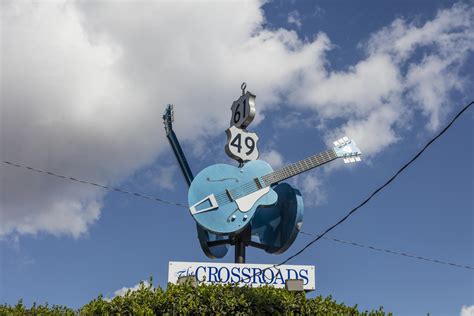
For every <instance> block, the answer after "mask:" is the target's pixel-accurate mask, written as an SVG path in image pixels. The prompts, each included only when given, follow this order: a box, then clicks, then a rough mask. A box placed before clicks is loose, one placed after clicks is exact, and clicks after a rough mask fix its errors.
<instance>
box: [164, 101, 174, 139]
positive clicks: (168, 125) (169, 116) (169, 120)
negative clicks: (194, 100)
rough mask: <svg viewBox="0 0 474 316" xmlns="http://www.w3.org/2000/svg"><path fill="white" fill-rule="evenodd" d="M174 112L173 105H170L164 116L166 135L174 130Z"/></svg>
mask: <svg viewBox="0 0 474 316" xmlns="http://www.w3.org/2000/svg"><path fill="white" fill-rule="evenodd" d="M173 121H174V111H173V104H168V106H167V107H166V110H165V113H164V114H163V124H165V130H166V135H168V134H169V133H170V132H171V130H172V129H173Z"/></svg>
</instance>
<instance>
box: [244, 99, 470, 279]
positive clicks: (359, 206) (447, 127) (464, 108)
mask: <svg viewBox="0 0 474 316" xmlns="http://www.w3.org/2000/svg"><path fill="white" fill-rule="evenodd" d="M472 104H474V101H471V103H469V104H468V105H466V106H464V107H463V108H462V109H461V110H460V111H459V112H458V114H456V115H455V116H454V118H453V119H452V120H451V121H450V122H449V124H448V125H446V127H445V128H443V129H442V130H441V131H440V132H439V133H438V134H437V135H436V136H435V137H433V138H432V139H431V140H430V141H429V142H428V143H426V145H425V146H424V147H423V148H422V149H421V150H420V151H418V153H417V154H415V156H413V158H411V159H410V160H409V161H408V162H407V163H406V164H404V165H403V166H402V167H401V168H400V169H399V170H398V171H397V172H396V173H395V174H394V175H393V176H392V177H391V178H390V179H388V180H387V182H385V183H384V184H383V185H381V186H380V187H378V188H377V189H376V190H375V191H374V192H373V193H372V194H371V195H369V197H368V198H367V199H365V200H364V201H363V202H362V203H360V204H359V205H357V206H356V207H354V208H353V209H352V210H350V211H349V213H347V214H346V215H345V216H344V217H343V218H341V219H340V220H339V221H338V222H336V223H335V224H334V225H332V226H330V227H329V228H327V229H326V230H325V231H324V232H323V233H322V234H320V235H317V237H316V238H314V239H313V240H311V241H310V242H309V243H307V244H306V245H305V246H304V247H303V248H301V249H300V250H299V251H297V252H296V253H295V254H293V255H291V256H289V257H288V258H287V259H285V260H283V261H282V262H280V263H278V264H274V265H272V266H271V267H269V268H265V269H262V270H260V271H259V272H257V273H254V274H253V275H252V276H249V277H248V278H246V279H244V281H245V280H247V279H250V278H252V277H255V276H259V275H261V274H262V273H264V272H265V271H266V270H268V269H271V268H276V267H278V266H281V265H284V264H285V263H287V262H288V261H290V260H292V259H294V258H296V257H297V256H299V255H300V254H302V253H303V252H304V251H305V250H306V249H308V248H309V247H310V246H311V245H312V244H314V243H315V242H317V241H318V240H320V239H321V238H323V237H324V236H325V235H326V234H327V233H329V232H330V231H331V230H333V229H334V228H336V227H337V226H339V225H341V224H342V223H344V222H345V221H346V220H347V219H348V218H349V217H350V216H351V215H352V214H354V213H355V212H356V211H357V210H358V209H360V208H361V207H362V206H364V205H365V204H367V202H369V201H370V200H371V199H372V198H373V197H374V196H375V195H376V194H377V193H379V192H380V191H381V190H382V189H384V188H385V187H386V186H387V185H389V184H390V183H391V182H392V181H393V180H395V178H396V177H398V175H399V174H400V173H402V172H403V171H404V170H405V169H406V168H407V167H408V166H409V165H411V164H412V163H413V162H414V161H415V160H416V159H418V157H420V155H421V154H422V153H423V152H424V151H425V150H426V149H427V148H428V147H429V146H430V145H431V144H432V143H433V142H434V141H435V140H437V139H438V138H439V137H440V136H441V135H443V134H444V133H445V132H446V131H447V130H448V129H449V128H450V127H451V125H453V123H454V122H455V121H456V120H457V119H458V118H459V117H460V116H461V115H462V114H463V113H464V112H465V111H466V110H467V109H468V108H469V107H470V106H471V105H472ZM264 276H265V274H264Z"/></svg>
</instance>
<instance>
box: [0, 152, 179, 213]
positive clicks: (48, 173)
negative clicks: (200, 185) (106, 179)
mask: <svg viewBox="0 0 474 316" xmlns="http://www.w3.org/2000/svg"><path fill="white" fill-rule="evenodd" d="M2 162H3V163H5V164H7V165H10V166H13V167H17V168H23V169H28V170H31V171H34V172H38V173H42V174H46V175H49V176H53V177H56V178H61V179H64V180H70V181H74V182H79V183H82V184H89V185H93V186H96V187H99V188H102V189H106V190H110V191H116V192H119V193H123V194H128V195H132V196H136V197H140V198H144V199H147V200H152V201H158V202H161V203H166V204H171V205H176V206H180V207H185V208H188V206H187V205H184V204H181V203H178V202H173V201H168V200H164V199H160V198H157V197H153V196H148V195H145V194H141V193H136V192H131V191H127V190H123V189H118V188H113V187H109V186H107V185H103V184H98V183H95V182H91V181H86V180H81V179H78V178H74V177H71V176H65V175H62V174H59V173H55V172H51V171H47V170H41V169H37V168H33V167H30V166H24V165H20V164H18V163H14V162H11V161H5V160H2Z"/></svg>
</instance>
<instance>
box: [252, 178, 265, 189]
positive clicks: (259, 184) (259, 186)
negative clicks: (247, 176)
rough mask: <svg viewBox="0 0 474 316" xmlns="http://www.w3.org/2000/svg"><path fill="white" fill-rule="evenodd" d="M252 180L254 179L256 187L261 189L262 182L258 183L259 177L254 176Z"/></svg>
mask: <svg viewBox="0 0 474 316" xmlns="http://www.w3.org/2000/svg"><path fill="white" fill-rule="evenodd" d="M253 181H255V184H256V185H257V189H259V190H260V189H263V186H262V184H261V183H260V179H259V178H254V179H253Z"/></svg>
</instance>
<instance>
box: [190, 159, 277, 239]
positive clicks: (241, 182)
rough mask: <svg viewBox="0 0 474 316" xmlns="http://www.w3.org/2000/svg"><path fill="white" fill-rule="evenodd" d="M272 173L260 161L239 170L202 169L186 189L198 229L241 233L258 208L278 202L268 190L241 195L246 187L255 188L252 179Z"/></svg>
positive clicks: (213, 166) (266, 165)
mask: <svg viewBox="0 0 474 316" xmlns="http://www.w3.org/2000/svg"><path fill="white" fill-rule="evenodd" d="M272 171H273V169H272V167H271V166H270V165H269V164H267V163H266V162H264V161H261V160H254V161H250V162H248V163H247V164H246V165H245V166H243V167H242V168H237V167H234V166H230V165H225V164H216V165H212V166H209V167H207V168H205V169H204V170H202V171H201V172H200V173H199V174H198V175H197V176H196V177H195V178H194V180H193V182H192V183H191V186H190V188H189V193H188V202H189V205H190V206H191V208H190V211H191V215H192V216H193V218H194V219H195V220H196V222H197V223H198V224H199V225H200V226H202V227H203V228H205V229H207V230H209V231H211V232H213V233H216V234H232V233H238V232H240V231H241V230H243V229H244V228H245V227H246V226H247V225H248V224H249V223H250V220H251V219H252V217H253V215H254V214H255V211H256V209H257V207H259V206H268V205H273V204H275V203H276V202H277V200H278V195H277V193H276V192H275V191H274V190H273V189H272V188H271V187H266V188H262V189H260V190H256V192H251V193H250V194H248V195H244V194H243V192H245V191H244V190H245V189H246V188H249V187H251V186H252V185H255V181H254V179H255V178H260V177H262V176H264V175H266V174H269V173H271V172H272ZM226 190H227V191H226ZM227 192H229V193H227ZM232 192H234V193H232ZM249 192H250V191H249ZM232 194H235V197H233V196H232ZM237 197H238V198H237Z"/></svg>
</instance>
